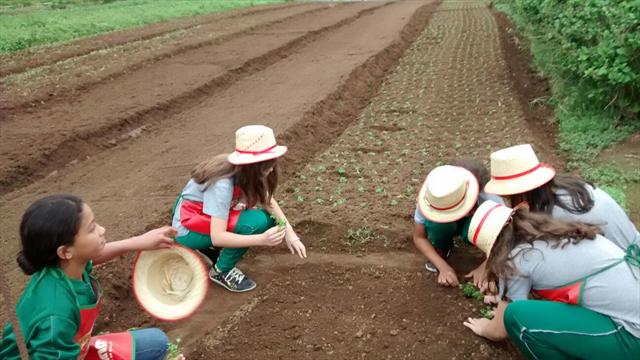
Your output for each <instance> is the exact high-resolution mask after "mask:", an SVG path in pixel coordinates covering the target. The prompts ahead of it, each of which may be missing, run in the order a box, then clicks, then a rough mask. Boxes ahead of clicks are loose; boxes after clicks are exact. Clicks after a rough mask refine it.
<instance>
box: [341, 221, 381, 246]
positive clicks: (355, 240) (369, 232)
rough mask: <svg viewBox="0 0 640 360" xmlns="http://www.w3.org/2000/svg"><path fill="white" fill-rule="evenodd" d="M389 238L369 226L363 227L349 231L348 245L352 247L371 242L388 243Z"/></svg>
mask: <svg viewBox="0 0 640 360" xmlns="http://www.w3.org/2000/svg"><path fill="white" fill-rule="evenodd" d="M386 240H387V237H386V236H384V235H381V234H378V233H376V232H375V231H374V230H373V229H371V228H369V227H368V226H366V225H365V226H361V227H359V228H357V229H348V230H347V244H348V245H350V246H355V245H364V244H366V243H369V242H371V241H386Z"/></svg>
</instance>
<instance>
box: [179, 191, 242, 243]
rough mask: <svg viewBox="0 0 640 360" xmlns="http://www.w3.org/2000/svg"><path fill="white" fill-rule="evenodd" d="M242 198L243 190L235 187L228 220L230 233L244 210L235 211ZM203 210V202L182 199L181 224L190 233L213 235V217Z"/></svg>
mask: <svg viewBox="0 0 640 360" xmlns="http://www.w3.org/2000/svg"><path fill="white" fill-rule="evenodd" d="M241 197H242V189H240V188H239V187H238V186H234V187H233V198H232V200H231V209H230V210H229V219H228V220H227V231H229V232H232V231H233V229H234V228H235V227H236V224H237V223H238V218H239V217H240V212H242V210H235V209H234V208H235V207H236V205H237V204H238V201H239V200H240V198H241ZM202 208H203V203H202V202H199V201H191V200H185V199H182V205H181V206H180V223H181V224H182V226H184V227H185V228H186V229H187V230H189V231H194V232H197V233H199V234H204V235H209V234H211V216H209V215H207V214H205V213H203V212H202Z"/></svg>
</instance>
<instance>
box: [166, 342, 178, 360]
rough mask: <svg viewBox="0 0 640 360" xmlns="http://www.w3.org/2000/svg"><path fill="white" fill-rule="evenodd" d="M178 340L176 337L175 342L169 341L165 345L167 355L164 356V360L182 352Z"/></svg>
mask: <svg viewBox="0 0 640 360" xmlns="http://www.w3.org/2000/svg"><path fill="white" fill-rule="evenodd" d="M180 341H181V340H180V338H177V339H176V342H175V343H169V346H168V347H167V355H166V357H165V359H166V360H173V359H175V358H177V357H178V355H180V354H181V353H182V346H180Z"/></svg>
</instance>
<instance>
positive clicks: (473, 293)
mask: <svg viewBox="0 0 640 360" xmlns="http://www.w3.org/2000/svg"><path fill="white" fill-rule="evenodd" d="M460 289H462V294H463V295H464V296H465V297H467V298H471V299H476V300H483V299H484V295H483V294H482V293H481V292H480V289H478V288H477V287H475V285H473V283H472V282H469V281H467V282H466V283H464V284H460Z"/></svg>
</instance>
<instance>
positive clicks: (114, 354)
mask: <svg viewBox="0 0 640 360" xmlns="http://www.w3.org/2000/svg"><path fill="white" fill-rule="evenodd" d="M90 281H91V286H92V287H93V291H94V293H95V294H96V298H97V300H96V303H95V305H93V306H91V305H90V306H84V307H82V308H81V309H80V326H79V328H78V332H77V333H76V336H75V337H74V338H73V341H74V342H75V343H77V344H78V345H80V356H78V360H83V359H84V360H132V359H134V354H133V348H134V343H133V336H132V335H131V333H130V332H128V331H125V332H121V333H115V334H104V335H98V336H93V337H92V336H91V332H92V331H93V325H94V324H95V322H96V319H97V318H98V314H99V313H100V302H101V301H102V289H101V288H100V286H99V285H98V282H97V281H96V280H95V279H93V278H92V277H90Z"/></svg>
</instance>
